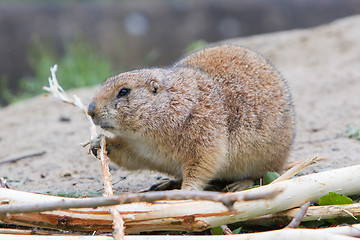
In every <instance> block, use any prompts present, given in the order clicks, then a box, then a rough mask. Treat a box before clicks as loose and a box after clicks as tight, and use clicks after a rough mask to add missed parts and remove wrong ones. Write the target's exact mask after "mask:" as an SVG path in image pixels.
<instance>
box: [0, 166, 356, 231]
mask: <svg viewBox="0 0 360 240" xmlns="http://www.w3.org/2000/svg"><path fill="white" fill-rule="evenodd" d="M359 173H360V165H356V166H352V167H347V168H341V169H336V170H332V171H327V172H322V173H316V174H311V175H306V176H301V177H298V178H295V179H290V180H286V181H282V182H279V183H275V184H271V185H266V186H262V187H259V188H255V189H250V190H246V191H242V192H238V193H235V194H238V195H241V194H247V193H257V192H262V191H271V190H274V189H282V190H283V191H282V192H281V193H280V194H278V195H277V196H276V197H274V198H273V199H268V200H255V201H237V202H235V203H234V205H233V209H234V211H229V209H228V208H227V207H225V206H224V205H223V204H222V203H220V202H212V201H204V200H196V201H195V200H178V201H156V202H153V203H146V202H138V203H131V204H122V205H117V206H116V208H117V210H118V211H119V212H120V214H121V215H122V217H123V219H124V221H125V227H126V232H127V233H135V232H141V231H155V230H183V231H202V230H205V229H208V228H213V227H217V226H220V225H224V224H229V223H234V222H239V221H244V220H247V219H251V218H254V217H258V216H262V215H267V214H271V213H276V212H280V211H284V210H286V209H291V208H294V207H297V206H300V205H302V204H304V203H305V202H307V201H317V200H318V199H319V198H320V197H321V196H323V195H325V194H327V193H328V192H338V193H341V194H345V195H354V194H358V193H360V184H358V183H359V181H360V174H359ZM339 179H340V180H339ZM56 199H58V198H57V197H52V196H44V195H39V194H31V193H24V192H19V191H14V190H10V189H0V202H1V201H7V202H8V203H10V205H11V204H13V203H26V202H28V203H31V202H37V203H38V204H41V203H42V202H43V203H44V202H46V201H50V200H51V201H52V200H56ZM1 207H3V206H0V208H1ZM0 221H2V222H4V223H14V224H19V225H30V226H42V227H49V228H57V229H67V230H85V231H86V230H87V231H94V230H99V229H102V230H104V231H109V230H110V229H111V218H110V216H109V214H108V212H107V211H106V209H105V208H97V209H76V210H74V209H70V210H57V211H51V212H42V213H29V214H7V215H2V216H0ZM110 231H111V230H110Z"/></svg>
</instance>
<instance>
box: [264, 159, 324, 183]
mask: <svg viewBox="0 0 360 240" xmlns="http://www.w3.org/2000/svg"><path fill="white" fill-rule="evenodd" d="M317 159H318V157H314V158H309V159H306V160H304V161H301V162H300V163H299V164H297V165H295V166H293V167H292V168H290V169H289V170H288V171H286V172H285V173H284V174H282V175H281V176H280V177H278V178H277V179H275V180H274V181H272V182H271V183H270V184H274V183H277V182H280V181H284V180H288V179H290V178H292V177H293V176H295V174H297V173H299V172H300V171H301V170H303V169H304V168H306V167H307V166H309V165H310V164H311V163H313V162H314V161H316V160H317Z"/></svg>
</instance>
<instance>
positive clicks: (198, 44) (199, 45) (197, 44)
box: [184, 40, 208, 54]
mask: <svg viewBox="0 0 360 240" xmlns="http://www.w3.org/2000/svg"><path fill="white" fill-rule="evenodd" d="M207 45H208V42H206V41H204V40H197V41H193V42H192V43H190V44H189V45H187V46H186V48H185V50H184V52H185V53H186V54H189V53H192V52H195V51H197V50H200V49H203V48H205V47H206V46H207Z"/></svg>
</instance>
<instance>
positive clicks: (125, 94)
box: [116, 88, 130, 98]
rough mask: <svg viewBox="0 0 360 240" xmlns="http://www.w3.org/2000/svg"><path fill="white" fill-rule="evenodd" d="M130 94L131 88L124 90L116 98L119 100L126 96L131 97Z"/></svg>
mask: <svg viewBox="0 0 360 240" xmlns="http://www.w3.org/2000/svg"><path fill="white" fill-rule="evenodd" d="M129 93H130V89H129V88H122V89H121V90H120V91H119V93H118V95H117V96H116V97H117V98H121V97H125V96H127V95H129Z"/></svg>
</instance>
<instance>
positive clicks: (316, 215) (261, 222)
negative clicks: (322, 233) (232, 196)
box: [239, 203, 360, 227]
mask: <svg viewBox="0 0 360 240" xmlns="http://www.w3.org/2000/svg"><path fill="white" fill-rule="evenodd" d="M298 211H299V208H295V209H290V210H287V211H283V212H278V213H274V214H269V215H266V216H261V217H257V218H254V219H250V220H247V221H245V222H241V223H239V224H243V225H247V226H264V227H274V226H276V227H281V226H284V225H287V224H288V223H289V222H290V221H291V219H292V218H294V217H296V215H297V213H298ZM345 217H352V218H354V219H357V218H358V217H360V203H353V204H345V205H328V206H312V207H309V208H308V210H307V212H306V214H305V215H304V217H303V219H302V221H304V222H306V221H314V220H319V219H322V220H326V219H334V218H345Z"/></svg>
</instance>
